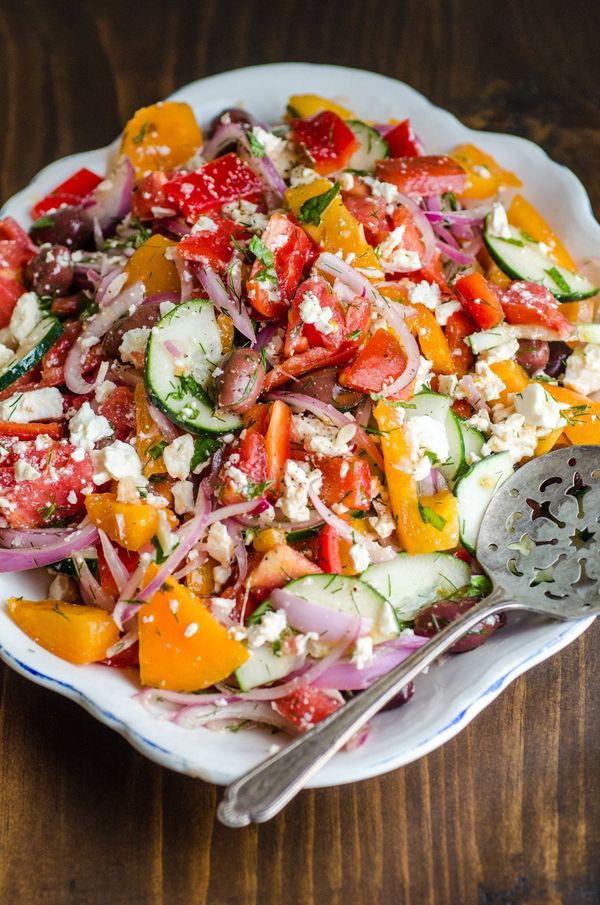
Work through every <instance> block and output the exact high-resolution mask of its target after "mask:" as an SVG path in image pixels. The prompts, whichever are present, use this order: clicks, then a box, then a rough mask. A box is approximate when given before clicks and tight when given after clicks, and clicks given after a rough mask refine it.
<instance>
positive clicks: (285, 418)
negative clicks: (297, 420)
mask: <svg viewBox="0 0 600 905" xmlns="http://www.w3.org/2000/svg"><path fill="white" fill-rule="evenodd" d="M291 434H292V412H291V410H290V409H289V408H288V406H287V405H286V404H285V402H282V401H281V400H280V399H277V400H276V401H275V402H274V403H273V405H272V406H271V414H270V418H269V426H268V428H267V432H266V434H265V451H266V454H267V480H268V481H270V482H271V483H270V485H269V492H270V493H275V494H277V493H278V492H279V489H280V487H281V479H282V477H283V469H284V468H285V463H286V462H287V460H288V459H289V457H290V438H291Z"/></svg>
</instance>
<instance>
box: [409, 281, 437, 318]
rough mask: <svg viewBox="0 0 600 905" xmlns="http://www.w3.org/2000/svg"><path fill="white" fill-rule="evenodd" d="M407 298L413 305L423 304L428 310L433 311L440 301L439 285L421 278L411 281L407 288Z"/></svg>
mask: <svg viewBox="0 0 600 905" xmlns="http://www.w3.org/2000/svg"><path fill="white" fill-rule="evenodd" d="M408 298H409V300H410V301H411V302H412V303H413V305H425V307H426V308H429V310H430V311H434V310H435V309H436V308H437V306H438V305H439V303H440V301H441V296H440V287H439V286H438V284H437V283H428V282H427V280H421V282H420V283H413V284H412V285H411V288H410V289H409V290H408Z"/></svg>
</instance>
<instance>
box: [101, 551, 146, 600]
mask: <svg viewBox="0 0 600 905" xmlns="http://www.w3.org/2000/svg"><path fill="white" fill-rule="evenodd" d="M113 546H114V544H113ZM115 549H116V552H117V556H118V557H119V559H120V560H121V562H122V563H123V565H124V566H125V568H126V569H127V571H128V572H129V573H130V574H131V573H132V572H134V571H135V570H136V569H137V566H138V563H139V561H140V554H139V553H137V552H135V551H133V550H125V549H124V548H123V547H115ZM98 579H99V581H100V584H101V586H102V590H103V591H106V593H107V594H110V596H111V597H113V598H114V599H115V600H117V598H118V597H119V589H118V588H117V584H116V582H115V580H114V578H113V574H112V572H111V571H110V569H109V567H108V563H107V562H106V557H105V556H104V551H103V549H102V545H101V544H98Z"/></svg>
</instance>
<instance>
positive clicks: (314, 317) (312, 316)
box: [284, 276, 346, 356]
mask: <svg viewBox="0 0 600 905" xmlns="http://www.w3.org/2000/svg"><path fill="white" fill-rule="evenodd" d="M304 309H307V310H304ZM345 321H346V319H345V317H344V309H343V308H342V305H341V303H340V301H339V299H338V297H337V296H336V295H335V294H334V292H333V290H332V288H331V286H330V284H329V283H328V282H327V280H325V279H324V278H323V277H320V276H316V277H310V278H309V279H308V280H304V282H303V283H301V284H300V286H299V287H298V291H297V292H296V294H295V296H294V298H293V301H292V307H291V308H290V312H289V316H288V329H287V335H286V339H285V347H284V353H285V355H286V356H289V355H294V354H296V353H297V352H306V351H307V349H309V348H313V347H316V346H321V347H323V348H324V349H329V350H330V351H335V350H336V349H339V347H340V346H341V345H342V343H343V341H344V339H345V335H346V322H345Z"/></svg>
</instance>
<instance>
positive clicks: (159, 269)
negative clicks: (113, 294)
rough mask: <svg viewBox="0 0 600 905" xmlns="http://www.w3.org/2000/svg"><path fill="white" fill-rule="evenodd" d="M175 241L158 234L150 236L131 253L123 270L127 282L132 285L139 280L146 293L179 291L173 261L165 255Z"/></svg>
mask: <svg viewBox="0 0 600 905" xmlns="http://www.w3.org/2000/svg"><path fill="white" fill-rule="evenodd" d="M176 245H177V243H176V242H172V241H171V240H170V239H166V238H165V237H164V236H161V235H160V234H158V233H157V234H156V235H154V236H150V238H149V239H148V240H147V241H146V242H144V244H143V245H140V247H139V248H138V249H136V251H134V253H133V254H132V256H131V257H130V259H129V261H128V262H127V266H126V267H125V272H126V273H127V277H128V278H127V283H128V285H130V286H131V285H132V284H133V283H135V282H137V281H138V280H140V281H141V282H142V283H143V284H144V287H145V290H146V295H156V294H157V293H159V292H175V293H177V294H179V293H180V292H181V280H180V279H179V274H178V273H177V267H176V266H175V262H174V261H169V260H168V259H167V257H166V255H165V252H166V250H167V249H168V248H175V246H176Z"/></svg>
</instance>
